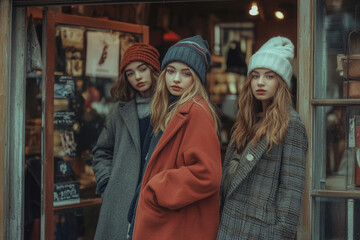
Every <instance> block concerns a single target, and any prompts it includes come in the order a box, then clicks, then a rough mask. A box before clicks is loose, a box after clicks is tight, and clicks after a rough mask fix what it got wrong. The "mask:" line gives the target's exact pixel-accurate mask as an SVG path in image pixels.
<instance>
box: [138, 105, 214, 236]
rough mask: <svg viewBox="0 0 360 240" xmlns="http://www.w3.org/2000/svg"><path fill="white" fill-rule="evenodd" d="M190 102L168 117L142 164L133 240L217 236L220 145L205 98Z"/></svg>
mask: <svg viewBox="0 0 360 240" xmlns="http://www.w3.org/2000/svg"><path fill="white" fill-rule="evenodd" d="M197 102H198V103H200V104H201V105H202V106H200V105H199V104H197V103H195V102H194V101H189V102H188V103H185V104H184V105H183V106H181V107H180V108H179V110H178V111H177V113H176V114H175V115H174V117H173V118H172V119H171V120H170V122H169V124H168V126H167V127H166V129H165V131H164V133H163V135H162V137H161V138H160V141H159V142H158V144H157V146H156V148H155V150H154V152H153V154H152V157H151V159H150V161H149V163H148V166H147V168H146V171H145V174H144V178H143V182H142V185H141V191H140V197H139V202H138V206H137V211H136V218H135V226H134V233H133V238H132V239H133V240H151V239H154V240H155V239H156V240H170V239H171V240H192V239H193V240H199V239H206V240H212V239H216V235H217V231H218V226H219V190H220V184H221V155H220V143H219V141H218V137H217V135H216V132H215V129H214V123H213V120H212V117H211V115H210V112H209V109H208V107H207V104H206V102H205V101H204V100H203V99H200V100H199V101H197Z"/></svg>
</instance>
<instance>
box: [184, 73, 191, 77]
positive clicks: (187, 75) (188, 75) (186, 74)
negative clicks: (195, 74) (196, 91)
mask: <svg viewBox="0 0 360 240" xmlns="http://www.w3.org/2000/svg"><path fill="white" fill-rule="evenodd" d="M183 74H184V76H185V77H191V72H184V73H183Z"/></svg>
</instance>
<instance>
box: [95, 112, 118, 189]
mask: <svg viewBox="0 0 360 240" xmlns="http://www.w3.org/2000/svg"><path fill="white" fill-rule="evenodd" d="M114 131H115V129H114V127H113V123H112V118H111V116H110V118H109V119H108V121H107V122H106V126H105V127H104V129H103V130H102V132H101V134H100V136H99V138H98V141H97V143H96V145H95V147H94V148H93V150H92V153H93V163H92V168H93V171H94V174H95V179H96V183H97V187H96V193H97V194H100V193H102V192H103V191H104V190H105V188H106V184H107V181H108V180H109V178H110V174H111V166H112V160H113V154H114V142H115V137H114Z"/></svg>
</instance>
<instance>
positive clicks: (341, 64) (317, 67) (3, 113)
mask: <svg viewBox="0 0 360 240" xmlns="http://www.w3.org/2000/svg"><path fill="white" fill-rule="evenodd" d="M95 2H96V3H98V4H102V3H104V4H105V3H114V1H80V0H78V1H77V4H89V3H95ZM142 2H146V1H142ZM161 2H162V1H161ZM167 2H171V1H167ZM193 2H196V1H193ZM199 2H201V1H199ZM55 4H65V3H64V2H61V1H9V0H2V1H1V2H0V33H1V34H0V45H1V46H4V47H2V48H1V49H0V59H1V62H0V106H1V107H0V153H1V155H0V176H3V177H2V178H1V179H0V202H2V204H1V205H0V216H2V217H1V219H0V236H1V238H3V239H22V238H23V235H24V194H25V191H24V184H25V180H24V170H23V169H24V156H25V130H26V126H25V125H26V124H25V118H26V116H25V115H26V114H25V112H26V109H25V108H26V107H25V105H26V96H25V93H26V89H25V86H26V84H25V77H24V76H25V75H26V73H25V67H24V66H25V65H26V64H25V62H26V59H25V57H26V56H25V55H24V53H25V52H26V42H25V41H23V39H26V17H27V16H26V7H27V6H31V5H32V6H45V5H55ZM359 9H360V6H359V7H358V6H357V4H356V1H355V0H353V1H350V0H348V1H347V0H343V1H341V0H337V1H334V0H333V1H328V0H327V1H321V0H305V1H303V0H301V1H300V0H298V1H297V39H296V42H297V69H298V70H297V110H298V112H299V114H300V116H301V118H302V120H303V122H304V124H305V126H306V130H307V133H308V137H309V150H308V153H307V165H306V186H305V196H304V204H303V211H302V217H301V222H300V225H299V230H298V239H359V237H360V227H359V226H360V215H359V212H360V211H359V209H360V203H359V202H360V189H359V186H360V177H359V176H360V171H359V169H360V160H359V158H360V153H359V152H358V151H360V150H359V149H360V138H359V137H358V135H359V133H358V132H357V131H359V132H360V130H357V126H358V125H360V117H359V116H360V100H359V97H360V96H359V95H358V92H360V88H359V87H358V82H357V80H358V77H360V75H357V74H360V73H356V67H355V70H353V68H352V66H353V65H352V64H355V66H356V61H357V60H358V58H359V57H358V56H357V54H359V55H360V44H359V42H360V38H359V37H358V36H359V35H360V34H358V32H357V30H359V26H360V10H359ZM47 17H49V18H50V19H51V21H54V23H58V24H60V25H61V24H63V25H73V24H74V22H71V21H70V20H69V19H64V18H62V17H61V16H57V15H56V14H55V15H47ZM47 20H49V19H47ZM75 20H76V19H75ZM88 24H89V25H88V26H85V27H88V28H96V27H100V26H99V25H97V24H98V23H96V22H94V23H93V24H91V23H88ZM54 26H55V25H54ZM123 28H126V25H124V26H119V27H118V28H117V27H115V30H119V31H121V29H123ZM132 29H135V28H134V26H132ZM139 29H140V30H139V31H138V32H136V34H140V35H141V36H142V37H140V38H141V41H145V42H147V41H149V39H148V36H149V35H148V32H146V31H148V30H146V28H145V32H144V31H143V30H141V29H142V28H141V27H140V28H139ZM46 31H47V32H48V33H49V31H54V28H51V27H50V28H47V29H45V32H46ZM127 31H129V30H127ZM359 31H360V30H359ZM52 33H53V34H55V32H52ZM350 33H351V34H350ZM42 38H43V39H44V40H45V41H43V42H46V35H43V36H42ZM47 47H49V45H47ZM51 48H52V49H53V48H54V46H53V47H51V46H50V49H51ZM42 57H43V61H44V62H45V61H54V60H55V59H51V60H49V59H47V58H48V57H49V55H47V54H46V52H43V54H42ZM358 61H360V60H358ZM350 63H351V64H350ZM55 70H56V69H55ZM46 71H47V72H48V73H49V71H52V75H53V76H54V74H53V72H54V69H48V68H47V69H46ZM46 71H43V73H42V74H43V76H42V77H43V79H45V78H46V79H49V78H50V77H49V75H46ZM354 71H355V72H354ZM34 79H35V78H34ZM47 81H48V80H47ZM54 81H55V80H54V79H52V80H51V83H52V87H50V88H49V85H48V86H45V87H44V86H43V87H42V89H43V90H42V91H43V92H42V95H43V96H48V98H46V97H45V98H43V100H42V101H43V102H42V103H41V105H42V106H44V108H43V111H50V112H51V113H52V114H50V115H52V116H53V115H54V114H53V113H54V112H53V111H54V106H55V105H54V102H51V104H49V102H48V101H47V100H46V99H50V98H52V96H54V92H53V91H54ZM356 89H357V90H356ZM358 114H359V115H358ZM42 116H43V119H42V120H43V121H42V125H41V128H42V131H41V134H42V136H41V137H42V139H43V140H42V143H41V153H42V154H43V156H45V157H43V158H42V160H41V161H42V164H43V166H45V165H46V164H49V163H48V162H46V161H45V160H44V159H46V156H50V157H51V158H54V152H52V151H50V152H49V151H48V149H54V146H50V148H49V146H48V142H47V141H46V139H53V138H54V136H53V134H54V131H53V130H52V131H49V129H54V124H53V122H54V119H50V120H49V119H45V118H46V116H48V115H46V114H42ZM49 122H51V123H52V124H50V125H46V123H49ZM55 134H56V132H55ZM53 168H54V166H53V165H51V166H50V169H53ZM47 177H48V178H49V179H54V175H52V174H50V175H49V173H46V172H45V171H42V178H43V179H44V178H45V179H46V178H47ZM53 184H54V183H53V182H52V184H50V185H49V184H48V182H46V181H43V187H42V190H41V192H42V198H41V199H42V206H41V221H40V224H41V232H40V235H41V239H49V236H50V238H51V236H53V234H54V229H53V228H54V226H53V225H54V224H49V221H50V222H54V217H56V214H55V215H54V210H55V211H58V210H61V207H60V208H54V205H53V195H52V193H53V192H52V189H53V188H54V185H53ZM49 193H50V194H49ZM45 203H50V204H51V207H49V205H46V204H45ZM87 204H88V205H87V206H95V205H96V203H95V204H94V205H93V202H87Z"/></svg>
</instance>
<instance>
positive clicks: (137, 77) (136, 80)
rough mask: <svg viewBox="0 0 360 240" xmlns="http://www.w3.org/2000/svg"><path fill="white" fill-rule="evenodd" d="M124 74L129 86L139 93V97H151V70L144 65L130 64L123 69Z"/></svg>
mask: <svg viewBox="0 0 360 240" xmlns="http://www.w3.org/2000/svg"><path fill="white" fill-rule="evenodd" d="M124 73H125V75H126V78H127V80H128V81H129V83H130V85H131V86H132V87H133V88H134V89H135V90H136V91H138V92H139V93H140V96H142V97H150V96H151V93H152V90H151V85H152V80H151V70H150V68H149V67H148V66H147V65H146V63H144V62H140V61H136V62H131V63H129V64H128V65H127V66H126V67H125V70H124Z"/></svg>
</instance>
